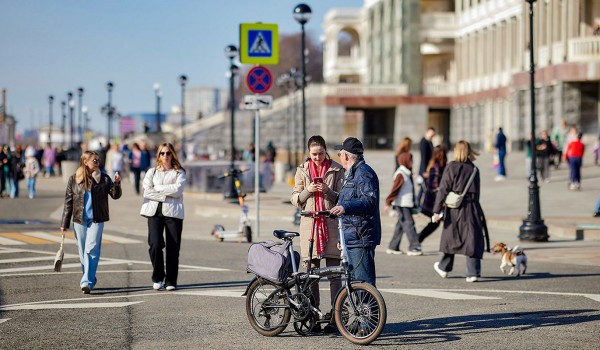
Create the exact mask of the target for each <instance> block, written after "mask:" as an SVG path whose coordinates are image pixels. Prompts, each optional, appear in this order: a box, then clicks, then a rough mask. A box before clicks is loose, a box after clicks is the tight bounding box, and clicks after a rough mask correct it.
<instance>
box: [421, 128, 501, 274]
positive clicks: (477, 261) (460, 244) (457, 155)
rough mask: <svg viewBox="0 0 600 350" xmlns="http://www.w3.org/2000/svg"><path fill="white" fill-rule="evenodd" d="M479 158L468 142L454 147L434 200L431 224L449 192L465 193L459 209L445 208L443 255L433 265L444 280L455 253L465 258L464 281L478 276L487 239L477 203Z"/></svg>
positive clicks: (438, 217) (481, 214)
mask: <svg viewBox="0 0 600 350" xmlns="http://www.w3.org/2000/svg"><path fill="white" fill-rule="evenodd" d="M478 155H479V154H478V153H476V152H475V151H473V150H472V149H471V145H470V144H469V143H468V142H467V141H464V140H462V141H459V142H458V143H457V144H456V146H455V147H454V162H450V163H448V165H447V166H446V169H445V170H444V173H443V175H442V180H441V182H440V186H439V187H438V192H437V195H436V197H435V204H434V206H433V212H434V214H433V218H432V221H433V222H438V221H439V220H440V215H439V213H440V212H441V211H442V206H443V204H444V200H445V199H446V196H448V193H449V192H451V191H452V192H455V193H458V194H461V193H463V191H464V192H465V195H464V198H463V200H462V203H461V204H460V206H459V207H458V208H454V209H451V208H447V207H446V208H445V209H444V230H443V231H442V238H441V241H440V252H442V253H444V257H443V258H442V260H441V261H440V262H437V263H435V264H434V265H433V268H434V269H435V271H436V272H437V273H438V274H439V275H440V276H441V277H444V278H445V277H447V276H448V272H450V271H452V268H453V265H454V255H455V254H462V255H465V256H466V257H467V282H476V281H477V280H478V279H479V277H480V276H481V258H482V257H483V252H484V250H485V242H486V240H489V238H488V236H487V229H486V228H485V217H484V215H483V210H482V209H481V205H480V204H479V195H480V191H479V186H480V182H479V172H478V171H476V170H477V168H476V167H475V164H473V161H474V160H475V157H476V156H478ZM473 174H475V176H474V181H472V183H471V184H470V186H469V187H468V188H467V183H468V182H469V178H470V177H471V175H473ZM488 249H489V242H488ZM488 251H489V250H488Z"/></svg>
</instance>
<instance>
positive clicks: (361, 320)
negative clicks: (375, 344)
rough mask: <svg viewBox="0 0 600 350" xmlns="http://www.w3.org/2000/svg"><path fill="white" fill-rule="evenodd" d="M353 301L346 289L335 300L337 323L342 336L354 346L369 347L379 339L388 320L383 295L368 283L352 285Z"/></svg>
mask: <svg viewBox="0 0 600 350" xmlns="http://www.w3.org/2000/svg"><path fill="white" fill-rule="evenodd" d="M352 300H353V301H354V304H355V305H356V312H355V311H354V309H353V308H352V304H351V303H350V299H349V298H348V289H346V288H344V289H342V290H341V291H340V293H339V294H338V297H337V298H336V300H335V310H334V312H335V323H336V325H337V327H338V330H339V331H340V334H341V335H342V336H343V337H344V338H346V339H348V340H349V341H351V342H352V343H354V344H359V345H367V344H369V343H371V342H372V341H373V340H375V339H377V337H378V336H379V334H381V331H383V327H384V326H385V321H386V318H387V308H386V306H385V301H384V300H383V297H382V296H381V293H379V291H378V290H377V288H375V287H373V286H372V285H370V284H368V283H356V284H352Z"/></svg>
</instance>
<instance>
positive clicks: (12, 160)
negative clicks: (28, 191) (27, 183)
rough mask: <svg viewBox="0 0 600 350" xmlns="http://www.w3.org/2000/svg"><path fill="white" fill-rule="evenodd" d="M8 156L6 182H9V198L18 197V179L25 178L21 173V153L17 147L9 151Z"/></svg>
mask: <svg viewBox="0 0 600 350" xmlns="http://www.w3.org/2000/svg"><path fill="white" fill-rule="evenodd" d="M9 153H10V157H9V158H8V182H9V191H8V192H9V195H10V198H18V197H19V181H21V180H23V179H24V178H25V176H24V174H23V163H21V154H20V153H19V151H18V148H17V149H15V150H14V151H13V152H10V150H9Z"/></svg>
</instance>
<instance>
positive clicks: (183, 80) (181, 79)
mask: <svg viewBox="0 0 600 350" xmlns="http://www.w3.org/2000/svg"><path fill="white" fill-rule="evenodd" d="M186 83H187V77H186V76H185V75H183V74H182V75H180V76H179V85H181V155H182V156H183V159H182V160H184V161H185V158H186V154H185V84H186Z"/></svg>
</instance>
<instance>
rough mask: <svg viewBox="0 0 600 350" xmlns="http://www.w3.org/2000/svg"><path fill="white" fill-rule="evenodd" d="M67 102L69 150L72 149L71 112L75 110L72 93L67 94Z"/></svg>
mask: <svg viewBox="0 0 600 350" xmlns="http://www.w3.org/2000/svg"><path fill="white" fill-rule="evenodd" d="M67 101H68V104H69V148H70V149H72V148H73V110H74V109H75V101H73V93H72V92H70V91H69V92H68V93H67Z"/></svg>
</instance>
